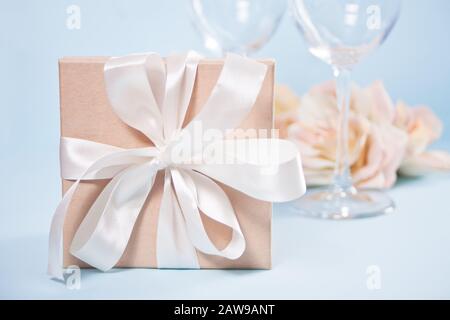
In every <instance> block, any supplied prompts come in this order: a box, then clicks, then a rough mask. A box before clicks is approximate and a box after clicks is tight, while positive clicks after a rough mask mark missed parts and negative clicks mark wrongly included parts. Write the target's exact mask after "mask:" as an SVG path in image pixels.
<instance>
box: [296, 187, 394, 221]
mask: <svg viewBox="0 0 450 320" xmlns="http://www.w3.org/2000/svg"><path fill="white" fill-rule="evenodd" d="M290 206H291V209H292V210H294V211H295V212H296V213H297V214H299V215H301V216H304V217H310V218H318V219H331V220H349V219H361V218H370V217H375V216H380V215H384V214H388V213H392V212H393V211H394V209H395V204H394V202H393V201H392V199H391V198H390V197H389V196H388V195H387V194H385V193H384V192H382V191H379V190H372V189H362V190H356V189H355V188H350V189H349V190H346V191H343V190H335V189H333V188H329V187H328V188H317V189H312V190H310V191H308V192H307V193H306V194H305V195H304V196H303V197H301V198H300V199H297V200H295V201H293V202H291V203H290Z"/></svg>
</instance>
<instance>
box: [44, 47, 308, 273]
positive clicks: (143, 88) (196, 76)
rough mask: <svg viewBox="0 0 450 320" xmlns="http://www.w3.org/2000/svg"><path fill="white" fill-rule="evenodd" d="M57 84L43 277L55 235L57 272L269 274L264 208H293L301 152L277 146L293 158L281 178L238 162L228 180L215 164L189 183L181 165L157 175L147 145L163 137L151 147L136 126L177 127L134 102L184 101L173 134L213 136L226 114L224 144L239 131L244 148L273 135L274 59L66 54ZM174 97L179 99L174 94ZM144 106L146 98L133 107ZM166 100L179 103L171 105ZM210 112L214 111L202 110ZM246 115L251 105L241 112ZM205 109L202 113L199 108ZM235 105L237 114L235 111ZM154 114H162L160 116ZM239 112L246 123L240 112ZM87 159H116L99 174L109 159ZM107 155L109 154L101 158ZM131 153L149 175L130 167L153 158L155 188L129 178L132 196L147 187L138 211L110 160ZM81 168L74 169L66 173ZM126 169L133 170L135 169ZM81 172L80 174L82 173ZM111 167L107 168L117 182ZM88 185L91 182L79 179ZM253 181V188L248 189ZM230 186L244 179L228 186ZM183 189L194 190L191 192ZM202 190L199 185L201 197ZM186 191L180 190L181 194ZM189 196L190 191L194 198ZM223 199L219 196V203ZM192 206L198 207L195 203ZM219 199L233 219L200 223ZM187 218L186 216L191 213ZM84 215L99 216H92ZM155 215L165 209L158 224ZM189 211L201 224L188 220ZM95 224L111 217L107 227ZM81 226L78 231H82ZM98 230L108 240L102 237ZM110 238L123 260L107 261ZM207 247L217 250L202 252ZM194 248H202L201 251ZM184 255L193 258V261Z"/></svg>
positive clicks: (138, 177) (299, 188)
mask: <svg viewBox="0 0 450 320" xmlns="http://www.w3.org/2000/svg"><path fill="white" fill-rule="evenodd" d="M105 64H108V65H106V66H105ZM59 77H60V114H61V137H62V141H61V166H62V169H61V171H62V172H61V174H62V177H63V179H62V191H63V194H64V195H65V196H64V198H63V200H62V202H61V203H60V205H59V207H58V209H57V213H56V214H55V217H54V219H53V222H52V229H51V235H50V256H49V272H50V274H53V275H55V274H58V273H59V271H55V268H56V265H57V263H58V262H57V260H58V259H59V254H58V250H57V246H58V238H62V257H63V266H64V267H67V266H70V265H77V266H79V267H89V265H94V266H95V267H96V268H99V269H102V270H108V269H109V268H111V267H113V266H115V267H164V268H167V267H168V268H246V269H269V268H271V215H272V205H271V202H269V201H272V200H290V199H294V198H297V197H298V196H300V195H301V194H302V193H303V192H304V190H305V186H304V179H303V174H302V171H301V166H300V162H299V155H298V152H297V151H295V152H294V151H293V150H294V149H295V148H294V147H293V146H291V145H288V146H287V147H289V148H287V147H286V146H284V147H283V150H284V151H286V150H287V155H288V156H287V160H286V159H284V158H283V159H282V160H280V163H282V166H283V167H282V170H281V171H280V173H279V176H278V175H277V174H278V173H277V174H275V175H274V174H273V173H270V174H269V175H268V174H267V172H266V173H264V172H263V173H261V168H259V169H258V168H257V169H258V170H259V171H258V170H254V169H253V167H254V163H250V162H249V163H247V164H244V165H243V167H242V168H235V169H238V170H237V171H236V170H235V172H234V171H227V170H226V169H224V171H223V172H221V171H222V170H221V167H220V166H218V167H217V166H216V167H214V168H212V169H211V168H210V169H208V167H207V168H202V167H201V166H200V167H199V166H197V167H195V166H194V167H193V170H194V171H193V172H192V171H191V173H190V174H186V173H183V171H182V170H181V171H179V170H178V169H177V168H176V167H175V168H174V169H173V168H172V166H168V165H166V164H165V165H163V166H161V163H164V161H160V160H161V159H160V157H159V156H158V154H159V153H160V152H162V151H161V150H163V148H161V147H160V146H156V147H155V146H154V145H155V144H158V143H159V144H161V143H162V142H161V141H162V140H159V141H158V139H154V140H156V141H158V142H156V143H155V144H154V143H153V142H152V141H151V140H152V139H149V136H151V132H146V131H145V130H142V129H141V130H137V128H139V127H140V126H141V127H142V126H146V125H147V124H148V123H151V125H152V126H153V127H155V128H159V127H158V126H159V125H160V122H161V123H163V125H165V126H167V125H168V124H170V123H171V121H172V123H173V119H171V117H172V116H171V113H170V112H167V111H162V110H159V111H158V109H153V113H154V114H155V115H156V116H155V119H153V116H152V115H150V116H149V115H148V110H147V109H145V110H144V109H142V108H143V107H142V105H141V104H146V102H145V101H144V100H152V104H155V105H157V104H161V103H162V102H161V100H162V99H161V96H164V95H165V100H169V102H174V101H175V103H172V105H174V106H175V108H180V107H179V106H178V105H181V106H182V105H183V104H186V107H187V110H186V112H185V113H184V112H180V111H177V112H175V113H174V115H173V117H175V118H176V117H178V118H180V117H182V118H184V120H183V119H181V120H180V119H178V120H176V121H181V122H179V125H180V126H181V127H182V128H186V127H187V126H188V125H189V124H190V122H191V120H192V119H194V118H195V119H197V118H200V119H203V120H201V121H200V122H204V123H208V124H209V126H212V127H213V128H214V126H218V127H220V125H221V122H222V121H223V120H225V119H226V121H223V122H229V123H230V121H231V120H233V119H231V120H230V119H228V116H229V117H231V118H233V117H235V118H236V119H238V120H236V121H238V122H235V123H236V124H237V123H238V125H237V126H235V127H234V132H231V133H230V132H228V133H227V135H228V136H231V137H234V138H236V137H237V138H239V134H242V132H245V135H246V136H245V138H246V139H249V138H250V139H251V138H258V137H257V130H255V129H266V131H268V132H270V130H271V129H272V127H273V98H274V97H273V91H274V62H273V61H271V60H264V61H259V62H255V61H252V60H249V59H246V58H241V57H237V56H234V55H233V56H230V57H228V58H227V59H225V62H224V60H211V59H201V60H200V59H199V58H198V57H194V58H193V57H192V56H191V55H189V54H188V55H184V56H175V57H171V58H170V57H169V58H167V59H164V60H163V59H161V58H159V56H155V55H148V54H147V55H140V56H139V55H135V56H133V55H131V56H129V57H125V58H123V59H122V60H121V59H116V60H111V59H110V58H107V57H67V58H62V59H60V61H59ZM111 79H113V80H111ZM180 88H182V90H184V91H186V92H184V93H180V92H181V91H180V90H181V89H180ZM108 90H109V91H108ZM149 92H150V94H149ZM151 92H153V94H151ZM164 92H165V94H164ZM161 93H162V95H161ZM211 96H215V97H214V98H213V99H212V100H214V99H216V100H214V101H215V103H214V101H210V100H211ZM142 97H145V99H144V100H142V101H141V100H139V99H140V98H142ZM173 97H175V99H172V98H173ZM186 97H187V98H186ZM138 100H139V101H138ZM112 101H114V102H113V103H112ZM123 101H127V103H129V104H130V108H128V106H127V104H126V103H125V105H124V106H121V107H119V108H118V107H117V106H116V105H117V104H119V105H120V104H123ZM143 101H144V102H143ZM183 101H184V102H183ZM227 102H228V103H231V105H230V108H231V109H232V108H234V105H237V107H236V110H231V109H230V110H231V111H232V112H231V111H229V110H226V108H227V107H224V105H225V104H226V103H227ZM133 103H134V105H133ZM164 103H165V105H166V104H167V105H168V106H165V108H170V107H171V104H170V103H166V101H164ZM164 103H162V104H164ZM208 103H209V106H208V107H204V106H205V105H206V104H208ZM221 104H222V106H221ZM216 105H217V106H216ZM242 106H246V108H247V109H248V110H247V111H248V112H247V111H246V110H244V109H243V108H242ZM249 107H251V108H249ZM121 108H122V109H121ZM203 108H205V109H208V110H209V111H208V110H206V111H205V110H202V109H203ZM214 108H217V109H216V110H215V109H214ZM239 108H242V111H240V109H239ZM155 110H156V111H155ZM141 111H142V116H141V115H140V112H141ZM203 111H205V112H203ZM146 112H147V114H146ZM160 112H161V114H163V117H160V118H158V116H159V113H160ZM202 112H203V114H202ZM227 112H228V113H227ZM240 112H242V114H239V113H240ZM164 113H166V114H164ZM180 114H181V116H180ZM196 117H197V118H196ZM202 117H203V118H202ZM220 117H222V119H221V118H220ZM241 118H242V119H241ZM130 119H131V120H130ZM205 119H207V120H208V121H205ZM239 119H241V120H239ZM154 120H155V121H154ZM156 120H158V121H156ZM147 121H150V122H147ZM231 122H232V121H231ZM181 124H182V125H181ZM163 129H166V128H163ZM242 129H252V130H254V131H251V130H250V131H245V130H242ZM183 131H187V130H186V129H182V130H181V132H183ZM167 132H170V131H167ZM167 132H166V131H164V134H166V135H167ZM248 132H254V136H253V137H252V136H250V137H249V136H248V134H249V133H248ZM269 138H270V137H269ZM269 140H273V139H269ZM257 142H259V139H258V141H257ZM287 143H288V142H286V144H287ZM108 148H109V149H108ZM115 148H117V149H115ZM97 149H98V150H97ZM105 150H107V151H105ZM122 150H123V151H122ZM92 151H95V152H94V153H99V155H98V156H97V158H101V157H104V158H105V159H106V158H108V157H109V158H108V159H106V160H107V161H110V162H111V161H112V163H109V164H108V165H109V167H107V168H106V169H105V168H101V170H97V169H98V168H97V169H96V170H97V171H95V170H94V169H95V166H99V164H98V163H96V164H92V163H94V162H96V161H97V162H99V163H102V162H105V161H104V160H105V159H100V160H98V159H91V158H92V157H91V155H90V154H91V153H93V152H92ZM102 152H103V153H104V154H102ZM108 152H110V153H111V155H112V156H110V155H107V153H108ZM126 152H129V153H130V157H131V154H133V157H135V158H134V160H133V161H136V163H134V164H136V166H135V167H136V168H138V167H142V166H147V164H146V163H143V162H139V161H140V160H139V161H138V160H137V159H141V158H140V157H141V156H142V154H143V153H146V155H149V154H150V155H152V156H154V157H153V158H150V159H152V161H151V163H150V165H149V166H148V170H150V169H151V170H153V171H152V172H155V174H154V176H149V178H148V179H149V180H150V179H153V180H152V183H151V184H147V182H146V177H144V178H142V174H138V173H135V174H134V176H133V175H129V176H128V177H127V183H128V186H129V187H131V189H133V186H134V184H139V183H141V184H142V185H143V186H145V188H149V189H148V190H149V193H148V196H146V195H144V196H145V199H144V198H142V196H141V198H142V199H144V200H145V201H144V200H142V201H141V203H140V204H136V203H135V202H136V201H135V200H136V199H134V200H133V197H132V196H133V195H131V196H130V195H129V194H128V193H131V194H132V193H133V192H134V191H129V190H128V188H122V189H120V187H121V186H120V183H121V182H120V181H121V179H122V180H125V178H124V176H126V175H127V173H126V172H125V171H126V170H123V171H120V170H119V169H117V167H120V165H121V164H123V163H121V162H120V161H122V160H120V159H119V160H120V161H119V162H118V163H119V165H117V164H115V163H114V161H117V159H116V160H114V159H115V158H117V157H115V155H120V154H121V153H126ZM113 153H114V154H115V155H113ZM272 153H274V152H272ZM105 154H106V156H105ZM120 157H123V156H120ZM120 157H119V158H120ZM94 160H95V161H94ZM76 162H78V163H77V164H76V165H73V164H74V163H76ZM84 162H86V163H84ZM87 162H91V163H87ZM155 166H156V167H155ZM68 167H69V169H67V168H68ZM78 167H80V168H78ZM73 168H75V169H73ZM77 168H78V169H79V170H78V171H77ZM86 168H89V169H86ZM92 168H94V169H92ZM99 168H100V167H99ZM133 168H134V167H132V169H131V170H128V171H131V172H132V171H133V170H134V169H133ZM81 169H82V170H81ZM85 169H86V170H87V171H84V170H85ZM144 169H145V168H144ZM191 169H192V168H191ZM89 170H90V171H89ZM102 170H103V171H102ZM108 170H109V171H108ZM111 170H112V171H114V173H113V174H111ZM136 170H137V169H136ZM139 170H142V169H139ZM146 170H147V169H146ZM91 171H92V172H91ZM73 172H76V173H73ZM105 172H109V173H105ZM136 172H139V171H136ZM141 172H148V171H141ZM227 172H228V173H227ZM277 172H278V171H277ZM168 173H169V174H168ZM199 173H201V174H199ZM235 173H236V174H235ZM190 175H191V176H190ZM88 176H90V178H89V179H84V178H86V177H88ZM208 176H210V177H209V178H208ZM205 177H206V178H205ZM255 177H256V179H255V181H250V180H252V179H254V178H255ZM111 178H113V179H111ZM177 179H178V180H177ZM234 179H236V180H240V182H237V183H234V182H233V180H234ZM75 180H76V181H75ZM116 180H117V181H118V182H117V181H116ZM175 180H177V181H178V182H177V181H175ZM183 180H187V181H188V182H189V181H190V182H191V184H189V183H185V182H184V181H183ZM246 180H247V181H246ZM258 181H259V182H258ZM74 183H75V185H74ZM203 183H206V184H204V186H203V189H202V187H201V185H202V184H203ZM149 186H150V187H149ZM196 186H198V188H197V187H196ZM205 186H206V187H205ZM182 187H184V188H185V189H184V190H182V189H183V188H182ZM108 188H109V189H111V190H115V189H113V188H119V189H118V190H115V193H116V194H115V195H114V197H115V199H112V200H111V199H109V200H108V199H106V200H105V199H103V200H102V197H103V198H105V197H106V196H103V194H104V193H105V192H106V195H107V196H109V197H112V196H111V194H112V191H111V190H109V191H108V190H106V189H108ZM145 188H144V189H145ZM190 188H193V189H195V191H193V190H189V189H190ZM166 189H167V190H166ZM169 189H170V190H169ZM172 189H173V190H172ZM210 189H211V190H213V189H214V190H213V191H214V193H210V194H209V195H208V192H210V191H211V190H210ZM219 189H221V190H223V191H221V190H219ZM133 190H134V189H133ZM138 190H139V189H138ZM200 191H201V192H200ZM242 191H245V192H242ZM108 192H109V193H108ZM211 192H212V191H211ZM221 192H224V193H223V195H221V194H220V193H221ZM191 193H192V194H193V195H191ZM108 194H109V195H108ZM201 194H203V196H202V195H201ZM167 195H169V196H167ZM170 195H172V197H170ZM205 195H208V197H209V196H212V198H211V201H209V199H206V198H207V197H206V196H205ZM126 197H130V198H129V199H128V198H126ZM199 197H200V198H203V199H200V200H199ZM123 198H126V199H125V200H123ZM226 198H227V199H228V200H226ZM266 198H267V199H266ZM272 198H273V199H272ZM130 199H132V200H130ZM264 200H267V201H264ZM102 201H103V202H102ZM133 201H134V202H133ZM202 201H203V207H202V204H201V202H202ZM205 201H206V202H205ZM208 201H209V203H208ZM220 201H222V202H221V204H220V205H221V206H222V208H223V209H224V212H225V211H227V210H228V211H227V212H225V213H221V212H219V213H215V212H214V213H213V214H211V213H210V214H205V212H203V211H202V210H203V208H209V209H208V210H210V211H211V208H213V209H212V211H214V210H218V211H221V210H222V208H221V207H220V206H217V203H218V202H220ZM228 201H229V202H228ZM111 202H112V204H111ZM121 202H122V203H121ZM128 202H129V203H128ZM191 202H196V203H197V205H199V211H196V210H197V209H195V208H194V209H195V210H191V208H190V204H191ZM225 202H226V203H225ZM99 203H102V204H101V205H100V206H103V207H104V208H103V207H99ZM205 203H206V206H205ZM227 203H228V204H227ZM114 206H117V208H116V207H114ZM133 206H134V207H133ZM94 207H96V208H94ZM111 207H112V208H111ZM162 207H164V208H162ZM92 208H94V209H92ZM99 208H100V209H99ZM124 208H125V209H124ZM129 208H132V209H130V212H131V211H132V210H134V211H135V213H133V214H130V215H131V216H133V215H134V216H135V218H130V217H125V216H127V215H128V214H129V212H128V209H129ZM133 208H134V209H133ZM136 208H139V209H138V210H136ZM168 208H169V209H168ZM217 208H219V209H217ZM108 210H109V211H108ZM121 210H122V211H121ZM186 210H187V211H189V212H188V213H186V212H185V211H186ZM89 211H95V212H97V213H95V212H94V213H92V212H91V213H88V212H89ZM233 211H234V212H233ZM62 212H64V213H62ZM111 212H112V213H111ZM161 212H164V215H163V214H162V213H161ZM167 212H172V213H171V214H168V213H167ZM177 212H178V213H177ZM180 212H181V213H180ZM193 212H194V213H195V212H196V214H197V215H199V216H200V217H195V218H192V217H191V216H192V215H193ZM111 214H114V215H115V216H113V217H112V218H111V216H110V217H107V218H108V219H109V220H107V219H106V218H104V217H103V216H108V215H111ZM177 214H178V215H177ZM231 216H232V217H231ZM124 217H125V218H124ZM177 217H178V218H177ZM102 219H106V222H105V221H103V220H102ZM121 219H125V220H121ZM130 219H131V221H132V222H130V221H129V220H130ZM133 219H135V220H133ZM177 219H178V220H177ZM175 220H177V221H175ZM58 225H59V226H61V227H62V228H60V227H58ZM111 226H112V227H111ZM122 227H123V228H122ZM196 228H197V229H196ZM59 229H62V230H59ZM81 229H83V230H82V231H80V230H81ZM186 230H187V231H186ZM192 230H194V231H192ZM61 232H62V234H60V233H61ZM77 232H78V233H81V235H79V234H77ZM98 233H103V234H102V235H101V236H98ZM166 233H169V234H170V236H167V235H166ZM202 233H204V235H202ZM198 234H200V236H199V235H198ZM202 236H203V238H202V239H200V238H201V237H202ZM95 237H99V239H100V240H99V241H97V240H95V239H94V238H95ZM205 237H206V238H209V240H208V239H206V238H205ZM74 238H76V239H74ZM121 238H123V239H121ZM172 238H173V239H174V240H173V241H172ZM80 239H81V240H80ZM117 239H119V240H120V243H121V245H122V246H123V248H122V249H120V250H119V251H117V252H119V255H117V254H118V253H117V252H116V253H115V255H116V258H114V257H111V254H109V253H108V251H110V250H111V251H114V250H115V246H116V244H117V243H116V242H117ZM199 239H200V240H199ZM205 239H206V240H205ZM94 240H95V241H94ZM88 241H91V242H92V243H89V245H87V247H89V248H84V247H86V243H87V242H88ZM191 241H192V243H193V245H192V244H189V245H188V244H187V243H188V242H189V243H190V242H191ZM202 241H203V242H202ZM208 241H210V243H212V244H213V246H211V245H208V243H206V244H205V242H208ZM165 242H167V245H166V243H165ZM172 242H173V243H172ZM74 243H75V244H74ZM198 244H200V245H198ZM230 244H231V245H230ZM125 245H126V247H125ZM208 246H209V247H208ZM73 247H76V249H74V248H73ZM199 247H202V248H206V249H205V250H198V248H199ZM213 247H215V248H213ZM208 248H210V249H208ZM83 250H84V251H86V252H87V251H89V252H87V254H86V259H84V258H83V257H84V256H85V253H84V252H83ZM189 250H191V251H192V252H191V253H189ZM74 251H75V252H77V256H78V258H77V257H75V256H74V255H73V254H72V253H73V252H74ZM122 251H123V253H122ZM166 251H167V252H166ZM202 251H203V252H202ZM71 252H72V253H71ZM183 252H185V253H186V252H187V254H186V257H181V258H180V257H177V255H178V254H180V255H184V253H183ZM112 255H113V254H112ZM80 257H81V258H82V259H81V260H80V259H79V258H80ZM83 260H85V261H86V260H87V261H88V262H89V263H86V262H85V261H83ZM104 260H107V261H106V262H105V261H104ZM163 260H164V261H163ZM112 261H113V262H112ZM173 261H175V262H173Z"/></svg>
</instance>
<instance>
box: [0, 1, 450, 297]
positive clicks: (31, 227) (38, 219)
mask: <svg viewBox="0 0 450 320" xmlns="http://www.w3.org/2000/svg"><path fill="white" fill-rule="evenodd" d="M70 4H77V5H79V6H80V8H81V14H82V16H81V17H82V22H81V29H80V30H68V29H67V28H66V25H65V23H66V21H65V20H66V17H67V14H66V8H67V6H68V5H70ZM185 4H186V2H185V1H180V0H179V1H176V0H173V1H146V0H140V1H136V0H135V1H112V0H110V1H106V0H97V1H88V0H83V1H80V0H79V1H50V0H45V1H44V0H42V1H32V0H29V1H24V0H18V1H9V2H5V3H2V4H1V5H0V70H1V71H0V119H1V125H0V143H1V148H2V152H1V153H0V162H1V163H0V164H1V166H0V178H1V181H2V183H1V184H0V199H1V201H0V297H1V298H49V297H59V298H443V297H446V298H450V255H449V254H448V252H449V247H450V232H449V227H450V204H449V200H448V195H449V194H450V179H449V177H448V176H443V177H434V178H425V179H417V180H410V181H402V182H401V183H400V184H399V185H398V186H396V187H395V188H394V189H393V190H392V191H391V192H390V193H391V195H392V197H393V198H394V199H395V200H396V202H397V205H398V208H399V209H398V211H397V212H396V213H395V214H394V215H392V216H387V217H382V218H377V219H371V220H365V221H353V222H345V223H337V222H326V221H315V220H305V219H301V218H299V217H296V216H295V215H293V214H292V213H290V212H289V211H288V210H286V207H283V206H277V207H276V210H275V212H274V227H273V252H274V257H273V262H274V266H273V270H271V271H168V270H118V271H114V272H112V273H109V274H100V273H98V272H94V271H92V272H83V274H82V287H81V290H78V291H70V290H67V289H65V287H64V286H63V285H61V284H60V283H57V282H53V281H49V280H48V278H47V277H46V275H45V269H46V258H47V232H48V226H49V223H50V219H51V215H52V213H53V210H54V208H55V207H56V205H57V203H58V201H59V195H60V180H59V172H58V170H59V169H58V168H59V165H58V141H59V112H58V107H59V106H58V77H57V76H58V72H57V59H58V58H59V57H61V56H65V55H71V56H74V55H120V54H125V53H129V52H138V51H158V52H161V53H162V54H167V53H169V52H175V51H183V50H186V49H190V48H193V49H196V50H199V51H202V44H201V41H200V39H199V37H198V36H197V35H196V34H195V31H194V30H193V29H192V28H191V26H190V23H189V19H188V17H187V16H186V10H185ZM449 12H450V2H449V1H447V0H431V1H421V0H407V1H404V10H403V13H402V16H401V19H400V21H399V24H398V25H397V27H396V28H395V29H394V31H393V33H392V34H391V37H390V38H389V39H388V41H387V43H385V45H384V46H383V47H382V48H381V49H380V50H379V51H377V52H375V53H374V54H373V55H372V56H370V57H369V58H368V59H367V60H366V61H364V63H363V64H362V65H361V66H360V67H359V68H358V69H357V70H356V72H355V79H356V80H357V81H358V82H360V83H361V84H368V83H370V82H371V81H372V80H374V79H383V80H384V82H385V84H386V87H387V88H388V90H389V91H390V93H391V94H392V96H393V97H394V98H395V99H399V98H401V99H403V100H406V101H407V102H408V103H410V104H428V105H430V106H431V107H432V108H433V110H434V111H435V112H436V113H437V114H438V115H439V116H440V117H441V118H442V119H443V120H444V124H445V125H446V127H447V128H448V127H450V115H449V114H450V112H449V108H450V90H449V89H450V87H449V85H450V55H449V54H448V52H450V41H449V40H448V39H450V37H449V36H448V30H450V19H448V15H449ZM258 56H260V57H274V58H276V59H277V62H278V65H277V78H278V81H279V82H284V83H287V84H289V85H291V86H292V87H293V88H295V89H296V90H297V91H298V92H304V91H305V90H307V88H308V87H309V86H311V85H313V84H315V83H317V82H321V81H324V80H326V79H328V78H329V74H330V72H329V70H328V67H326V66H325V65H324V64H323V63H321V62H319V61H317V60H315V59H314V58H312V57H310V56H309V54H308V53H307V52H306V48H305V46H304V44H303V43H302V40H301V38H300V36H299V35H298V33H297V30H296V29H295V28H294V26H293V23H292V22H291V21H290V19H289V17H288V16H286V17H285V18H284V20H283V22H282V25H281V27H280V29H279V30H278V32H277V33H276V34H275V36H274V38H273V39H272V40H271V41H270V42H269V44H268V45H267V46H266V47H265V48H264V49H263V50H262V51H261V52H260V53H258ZM438 145H440V146H443V147H444V148H447V149H450V130H447V131H446V133H445V135H444V137H443V138H442V139H441V142H439V143H438ZM19 168H20V170H19ZM370 265H377V266H378V267H379V268H380V270H381V289H379V290H369V289H368V288H367V286H366V280H367V275H366V269H367V267H368V266H370Z"/></svg>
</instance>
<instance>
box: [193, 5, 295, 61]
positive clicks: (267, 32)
mask: <svg viewBox="0 0 450 320" xmlns="http://www.w3.org/2000/svg"><path fill="white" fill-rule="evenodd" d="M190 2H191V14H192V20H193V23H194V26H195V27H196V29H197V30H198V31H199V32H200V33H201V35H202V37H203V42H204V45H205V47H206V48H208V49H210V50H211V51H213V52H216V53H219V54H220V55H222V56H223V55H224V54H225V53H226V52H228V51H231V52H235V53H239V54H242V55H248V54H250V53H253V52H255V51H257V50H258V49H260V48H261V47H262V46H263V45H264V44H265V43H266V42H267V41H269V39H270V38H271V36H272V35H273V33H274V32H275V30H276V29H277V27H278V25H279V23H280V21H281V18H282V17H283V14H284V11H285V10H286V1H285V0H190Z"/></svg>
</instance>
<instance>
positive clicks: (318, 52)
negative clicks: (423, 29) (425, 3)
mask: <svg viewBox="0 0 450 320" xmlns="http://www.w3.org/2000/svg"><path fill="white" fill-rule="evenodd" d="M400 4H401V2H400V1H397V0H377V1H372V0H362V1H356V0H355V1H346V0H331V1H330V0H313V1H308V0H306V1H305V0H291V1H290V12H291V14H292V16H293V17H294V21H295V24H296V26H297V27H298V28H299V30H300V32H301V33H302V34H303V37H304V39H305V40H306V43H307V45H308V49H309V51H310V52H311V54H313V55H314V56H316V57H318V58H319V59H321V60H323V61H325V62H326V63H328V64H330V65H339V66H353V65H355V64H357V63H358V62H359V61H360V60H361V58H362V57H364V56H366V55H367V54H368V53H370V52H371V51H373V50H374V49H375V48H377V47H378V46H379V45H380V44H381V43H382V42H383V41H384V40H385V39H386V37H387V36H388V35H389V33H390V31H391V30H392V28H393V27H394V25H395V22H396V21H397V18H398V15H399V12H400Z"/></svg>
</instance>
